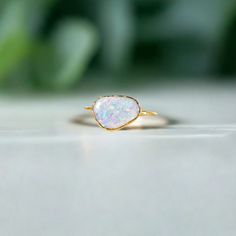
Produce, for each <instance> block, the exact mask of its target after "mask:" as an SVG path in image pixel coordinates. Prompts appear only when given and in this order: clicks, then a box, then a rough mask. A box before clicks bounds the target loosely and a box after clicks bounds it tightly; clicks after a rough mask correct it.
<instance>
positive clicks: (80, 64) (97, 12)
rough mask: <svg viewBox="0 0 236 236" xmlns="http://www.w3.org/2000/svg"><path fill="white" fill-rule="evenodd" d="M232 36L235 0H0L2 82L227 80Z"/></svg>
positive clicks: (38, 85) (44, 86)
mask: <svg viewBox="0 0 236 236" xmlns="http://www.w3.org/2000/svg"><path fill="white" fill-rule="evenodd" d="M235 42H236V2H235V0H198V1H196V0H99V1H97V0H67V1H63V0H0V55H1V56H0V88H1V90H2V91H7V89H10V90H12V89H13V90H19V91H20V90H23V91H47V90H49V91H71V90H73V89H75V88H84V87H86V86H87V87H88V86H90V87H93V88H97V87H99V86H117V87H127V86H132V85H133V84H134V83H135V84H136V85H138V86H142V85H144V84H148V83H153V82H155V83H156V82H157V83H158V82H159V83H161V82H163V81H165V82H169V81H176V82H177V83H178V82H180V81H186V80H190V81H196V80H206V78H207V80H210V81H222V80H231V81H232V80H235V75H236V44H235Z"/></svg>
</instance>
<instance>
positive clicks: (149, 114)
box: [84, 95, 158, 131]
mask: <svg viewBox="0 0 236 236" xmlns="http://www.w3.org/2000/svg"><path fill="white" fill-rule="evenodd" d="M103 97H126V98H130V99H132V100H134V101H135V102H136V103H137V105H138V107H139V114H138V115H137V117H135V118H134V119H133V120H131V121H129V122H128V123H126V124H124V125H122V126H120V127H118V128H106V127H104V126H102V125H101V124H100V122H99V121H98V120H97V118H96V115H95V112H94V110H93V107H94V105H95V104H96V102H97V101H98V100H99V99H100V98H103ZM84 109H85V110H88V111H92V112H93V116H94V119H95V120H96V122H97V123H98V125H99V126H100V127H101V128H103V129H106V130H108V131H116V130H120V129H122V128H124V127H126V126H128V125H129V124H131V123H133V122H134V121H135V120H136V119H137V118H138V117H140V116H156V115H157V114H158V113H157V112H154V111H144V110H142V109H141V108H140V105H139V102H138V101H137V100H136V99H135V98H133V97H129V96H124V95H111V96H101V97H99V98H98V99H97V100H96V101H95V102H94V103H93V105H92V106H86V107H84Z"/></svg>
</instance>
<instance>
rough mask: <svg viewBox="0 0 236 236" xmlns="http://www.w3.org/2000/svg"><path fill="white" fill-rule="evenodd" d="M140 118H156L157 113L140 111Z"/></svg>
mask: <svg viewBox="0 0 236 236" xmlns="http://www.w3.org/2000/svg"><path fill="white" fill-rule="evenodd" d="M139 115H140V116H156V115H157V112H154V111H141V112H140V114H139Z"/></svg>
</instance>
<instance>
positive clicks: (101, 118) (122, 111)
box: [93, 96, 140, 129]
mask: <svg viewBox="0 0 236 236" xmlns="http://www.w3.org/2000/svg"><path fill="white" fill-rule="evenodd" d="M93 111H94V113H95V116H96V120H97V121H98V122H99V124H100V125H101V126H102V127H104V128H106V129H117V128H120V127H122V126H124V125H126V124H127V123H129V122H130V121H132V120H134V119H135V118H137V117H138V115H139V112H140V107H139V105H138V103H137V101H136V100H135V99H133V98H129V97H125V96H106V97H102V98H99V99H98V100H97V101H96V102H95V104H94V107H93Z"/></svg>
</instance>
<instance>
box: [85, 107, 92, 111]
mask: <svg viewBox="0 0 236 236" xmlns="http://www.w3.org/2000/svg"><path fill="white" fill-rule="evenodd" d="M84 109H85V110H88V111H91V110H93V107H85V108H84Z"/></svg>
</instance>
